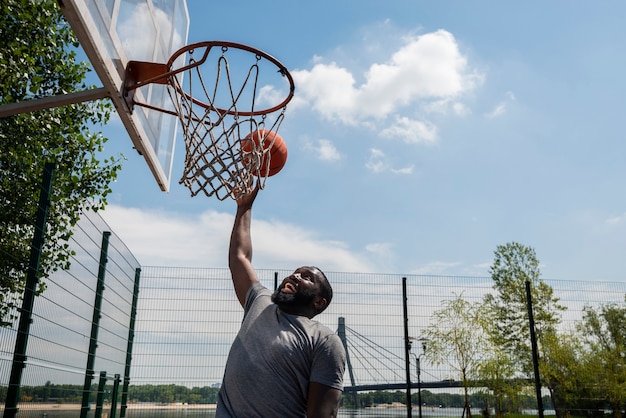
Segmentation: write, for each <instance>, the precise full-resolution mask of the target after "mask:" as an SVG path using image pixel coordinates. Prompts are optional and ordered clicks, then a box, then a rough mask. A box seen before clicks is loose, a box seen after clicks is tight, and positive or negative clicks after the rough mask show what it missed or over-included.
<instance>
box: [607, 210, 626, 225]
mask: <svg viewBox="0 0 626 418" xmlns="http://www.w3.org/2000/svg"><path fill="white" fill-rule="evenodd" d="M606 223H607V224H609V225H622V224H625V223H626V212H624V213H622V214H621V215H617V216H612V217H610V218H608V219H607V220H606Z"/></svg>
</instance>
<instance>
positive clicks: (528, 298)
mask: <svg viewBox="0 0 626 418" xmlns="http://www.w3.org/2000/svg"><path fill="white" fill-rule="evenodd" d="M526 303H527V305H528V323H529V326H530V343H531V345H532V351H533V369H534V372H535V391H536V394H537V411H538V412H539V418H543V399H542V398H541V378H540V377H539V353H538V350H537V336H536V335H535V319H534V317H533V301H532V297H531V294H530V281H529V280H526Z"/></svg>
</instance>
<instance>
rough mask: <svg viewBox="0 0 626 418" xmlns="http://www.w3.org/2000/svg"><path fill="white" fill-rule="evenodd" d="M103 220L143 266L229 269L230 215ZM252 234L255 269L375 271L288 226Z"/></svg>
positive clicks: (127, 212)
mask: <svg viewBox="0 0 626 418" xmlns="http://www.w3.org/2000/svg"><path fill="white" fill-rule="evenodd" d="M102 217H103V218H104V219H105V220H106V222H107V223H108V224H109V226H110V227H111V228H112V230H113V231H114V232H115V233H116V234H117V235H118V236H119V237H120V238H121V239H122V241H124V243H125V244H126V245H127V246H128V248H129V249H130V251H131V252H132V253H133V254H134V255H135V257H136V258H137V260H138V261H139V263H140V264H141V265H143V266H171V267H173V266H184V267H224V266H226V265H227V264H228V242H229V239H230V231H231V228H232V223H233V215H232V214H229V213H223V212H217V211H207V212H204V213H202V214H200V215H191V216H190V215H185V214H178V213H171V212H163V211H158V210H146V209H137V208H125V207H121V206H117V205H108V206H107V208H106V210H104V211H103V212H102ZM251 233H252V240H253V245H254V260H253V263H254V265H255V267H256V268H279V267H280V268H284V267H285V266H288V265H293V267H294V268H295V267H297V266H299V265H302V264H312V265H318V266H320V268H323V269H324V270H328V271H375V270H376V269H375V268H374V266H373V265H372V264H371V262H370V261H369V260H368V258H367V257H366V256H362V255H360V254H358V253H355V252H352V251H351V250H350V249H349V248H348V247H347V245H346V244H345V243H343V242H338V241H330V240H324V239H320V238H319V237H317V236H316V234H315V233H314V232H313V231H310V230H307V229H304V228H300V227H298V226H295V225H292V224H287V223H283V222H278V221H268V220H262V219H254V220H253V222H252V231H251Z"/></svg>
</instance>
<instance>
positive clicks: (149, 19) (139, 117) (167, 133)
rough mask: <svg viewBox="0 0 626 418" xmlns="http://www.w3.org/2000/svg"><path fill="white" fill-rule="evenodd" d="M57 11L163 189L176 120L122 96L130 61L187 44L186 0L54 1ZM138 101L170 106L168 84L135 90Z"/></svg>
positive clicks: (162, 59)
mask: <svg viewBox="0 0 626 418" xmlns="http://www.w3.org/2000/svg"><path fill="white" fill-rule="evenodd" d="M59 4H60V5H61V10H62V11H63V13H64V15H65V17H66V19H67V20H68V22H69V23H70V25H71V26H72V29H73V30H74V32H75V34H76V36H77V37H78V40H79V42H80V44H81V46H82V48H83V50H84V51H85V54H86V55H87V57H88V58H89V60H90V61H91V65H92V66H93V68H94V70H95V72H96V73H97V74H98V77H99V78H100V81H101V82H102V84H103V87H104V88H106V89H107V90H108V91H109V95H110V97H111V100H112V101H113V103H114V105H115V107H116V109H117V112H118V114H119V116H120V119H121V120H122V123H123V124H124V126H125V128H126V130H127V131H128V134H129V136H130V138H131V140H132V142H133V145H134V147H135V149H137V151H138V152H139V153H140V154H142V155H143V157H144V158H145V160H146V162H147V164H148V166H149V167H150V170H151V171H152V173H153V175H154V177H155V179H156V181H157V183H158V185H159V187H160V189H161V190H163V191H168V190H169V187H170V180H171V174H172V161H173V157H174V143H175V138H176V130H177V127H178V120H177V119H176V118H175V117H173V116H171V115H168V114H165V113H162V112H158V111H155V110H149V109H147V108H144V107H140V106H135V108H134V109H132V110H131V109H129V108H128V106H127V105H126V102H125V101H124V99H123V96H122V87H123V82H124V72H125V69H126V64H127V63H128V61H129V60H134V61H149V62H157V63H166V62H167V61H168V59H169V57H170V56H171V55H172V54H173V53H174V52H175V51H177V50H178V49H180V48H181V47H183V46H184V45H185V44H186V43H187V36H188V32H189V12H188V10H187V3H186V0H59ZM135 94H136V95H141V101H142V102H146V103H149V104H152V105H155V106H157V107H160V108H167V109H169V108H171V103H170V98H169V95H168V93H167V86H165V85H162V84H150V85H147V86H145V87H142V88H140V89H138V91H137V92H136V93H135Z"/></svg>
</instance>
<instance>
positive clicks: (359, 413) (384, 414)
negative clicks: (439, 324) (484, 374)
mask: <svg viewBox="0 0 626 418" xmlns="http://www.w3.org/2000/svg"><path fill="white" fill-rule="evenodd" d="M93 412H94V411H93V410H92V411H90V414H89V417H93V416H94V414H93ZM462 415H463V409H461V408H432V407H424V408H422V417H423V418H461V417H462ZM472 415H474V416H476V417H480V411H479V410H478V409H476V410H474V409H472ZM19 416H20V418H77V417H79V416H80V409H79V407H78V406H77V408H71V409H64V408H63V407H60V406H58V405H52V406H50V407H49V408H41V409H39V408H38V409H36V410H35V409H32V410H29V409H28V407H27V406H22V408H20V412H19ZM108 416H110V410H109V409H107V408H105V409H103V415H102V417H103V418H106V417H108ZM406 416H407V410H406V409H405V408H368V409H357V410H350V409H340V410H339V414H338V418H365V417H369V418H373V417H379V418H406ZM117 417H119V411H118V413H117ZM214 417H215V410H214V409H205V408H197V407H191V408H183V407H181V408H180V409H159V410H157V409H148V408H145V409H139V408H137V409H135V408H132V409H128V410H127V411H126V418H214ZM413 417H415V418H417V417H419V410H418V408H416V407H414V408H413Z"/></svg>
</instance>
